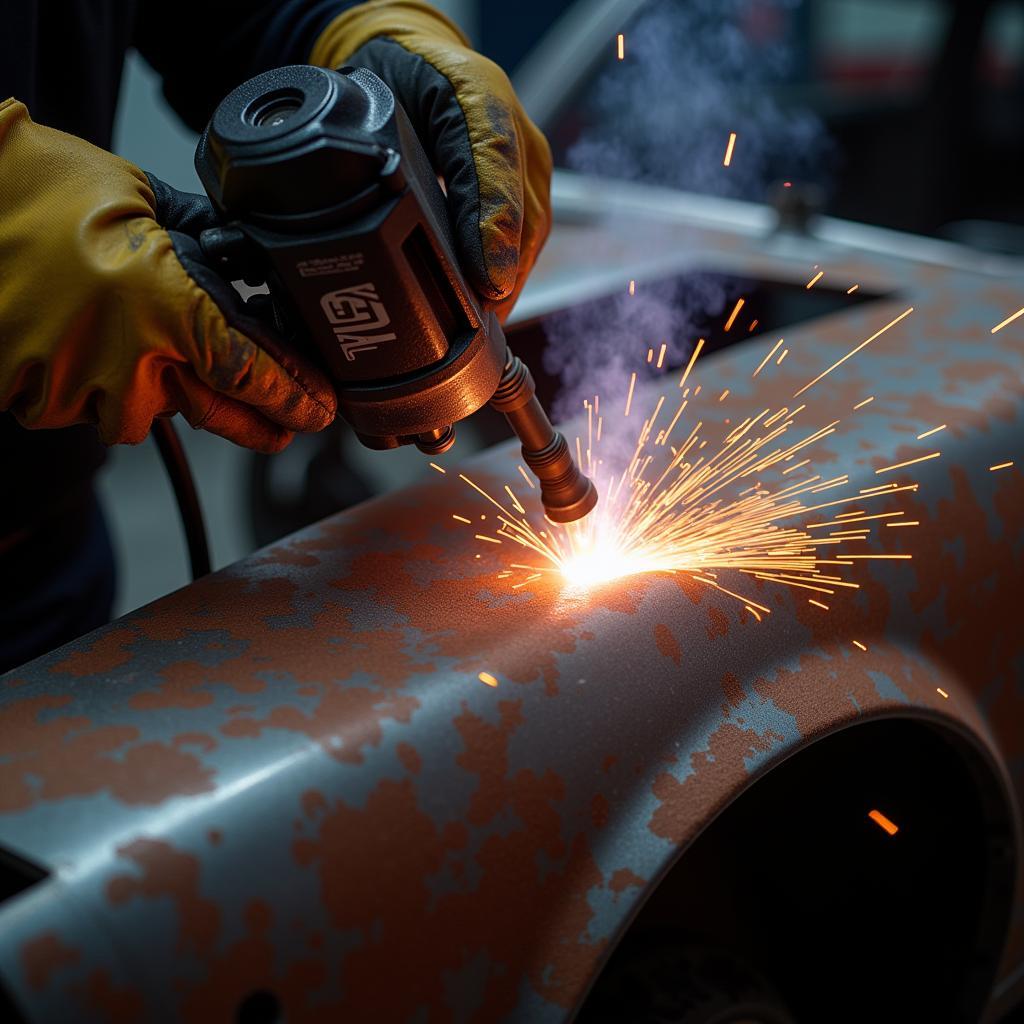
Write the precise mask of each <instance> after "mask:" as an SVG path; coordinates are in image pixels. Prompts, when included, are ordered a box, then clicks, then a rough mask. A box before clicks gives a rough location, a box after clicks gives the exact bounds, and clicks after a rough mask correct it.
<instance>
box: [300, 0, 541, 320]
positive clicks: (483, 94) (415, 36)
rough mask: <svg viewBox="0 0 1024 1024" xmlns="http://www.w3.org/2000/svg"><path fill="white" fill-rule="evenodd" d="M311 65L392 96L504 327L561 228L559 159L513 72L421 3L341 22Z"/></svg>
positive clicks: (389, 1) (363, 9)
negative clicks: (441, 187)
mask: <svg viewBox="0 0 1024 1024" xmlns="http://www.w3.org/2000/svg"><path fill="white" fill-rule="evenodd" d="M310 63H311V64H317V65H319V66H321V67H330V68H337V67H340V66H341V65H343V64H351V65H355V66H356V67H365V68H369V69H370V70H371V71H372V72H374V74H376V75H378V76H379V77H380V78H382V79H383V80H384V81H385V82H386V83H387V84H388V85H389V86H390V87H391V89H392V91H393V92H394V93H395V95H396V97H397V98H398V101H399V102H400V103H401V104H402V106H403V107H404V108H405V111H406V113H407V114H408V115H409V118H410V119H411V121H412V123H413V125H414V126H415V127H416V131H417V133H418V134H419V136H420V140H421V141H422V142H423V146H424V149H426V151H427V153H428V154H429V155H430V156H431V157H432V159H433V161H434V167H435V169H436V170H437V171H438V172H439V173H440V174H441V175H442V176H443V177H444V180H445V187H446V190H447V193H448V206H449V209H450V211H451V216H452V223H453V225H454V228H455V238H456V242H457V245H458V248H459V258H460V261H461V263H462V269H463V271H464V272H465V273H466V275H467V277H468V278H469V280H470V282H471V283H472V284H473V286H474V287H475V288H476V290H477V291H478V292H479V293H480V296H481V297H482V298H483V299H484V301H485V303H486V304H488V305H489V306H491V307H493V308H496V309H497V311H498V315H499V316H501V317H502V318H503V317H504V316H505V315H506V314H507V313H508V312H509V310H510V309H511V307H512V304H513V302H514V301H515V299H516V297H517V296H518V295H519V292H520V291H521V290H522V287H523V285H524V284H525V282H526V277H527V274H529V272H530V268H531V267H532V266H533V263H534V261H535V260H536V258H537V254H538V253H539V252H540V249H541V246H543V244H544V240H545V239H546V238H547V234H548V231H549V229H550V226H551V201H550V185H551V151H550V149H549V147H548V144H547V140H546V139H545V138H544V136H543V135H542V134H541V133H540V131H539V129H538V128H537V127H536V126H535V125H534V124H533V123H532V122H531V121H530V119H529V118H528V117H527V116H526V113H525V111H524V110H523V108H522V107H521V106H520V105H519V101H518V100H517V99H516V95H515V93H514V92H513V90H512V86H511V84H510V83H509V80H508V78H507V76H506V75H505V73H504V72H503V71H502V70H501V68H499V67H498V66H497V65H496V64H494V63H493V62H492V61H490V60H488V59H487V58H486V57H482V56H481V55H480V54H478V53H475V52H474V51H473V50H472V49H471V48H470V46H469V42H468V40H467V39H466V37H465V36H464V35H463V34H462V33H461V32H460V31H459V30H458V29H457V28H456V27H455V25H453V24H452V23H451V22H450V21H449V20H448V19H447V18H446V17H444V15H442V14H441V13H440V12H438V11H436V10H435V9H434V8H433V7H431V6H430V5H429V4H426V3H419V2H417V0H372V2H370V3H364V4H359V5H358V6H356V7H352V8H350V9H349V10H347V11H345V12H344V13H343V14H340V15H338V17H337V18H335V19H334V20H333V21H332V22H331V23H330V24H329V25H328V27H327V28H326V29H325V30H324V32H323V33H322V34H321V35H320V38H319V39H318V40H317V42H316V44H315V46H314V47H313V52H312V54H311V55H310Z"/></svg>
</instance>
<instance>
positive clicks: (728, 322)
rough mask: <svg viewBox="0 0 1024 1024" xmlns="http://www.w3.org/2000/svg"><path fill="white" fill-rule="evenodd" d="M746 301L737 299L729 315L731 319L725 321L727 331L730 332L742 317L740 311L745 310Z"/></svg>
mask: <svg viewBox="0 0 1024 1024" xmlns="http://www.w3.org/2000/svg"><path fill="white" fill-rule="evenodd" d="M745 301H746V300H745V299H737V301H736V305H735V306H734V307H733V311H732V312H731V313H730V314H729V319H728V320H726V321H725V330H727V331H728V330H729V329H730V328H731V327H732V325H733V324H734V323H736V317H738V316H739V315H740V310H741V309H742V308H743V303H744V302H745Z"/></svg>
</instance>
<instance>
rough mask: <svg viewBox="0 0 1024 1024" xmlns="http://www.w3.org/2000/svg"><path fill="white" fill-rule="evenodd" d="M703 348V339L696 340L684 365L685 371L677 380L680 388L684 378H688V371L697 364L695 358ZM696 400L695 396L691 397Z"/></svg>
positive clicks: (684, 381)
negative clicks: (688, 359)
mask: <svg viewBox="0 0 1024 1024" xmlns="http://www.w3.org/2000/svg"><path fill="white" fill-rule="evenodd" d="M703 347H704V339H703V338H698V339H697V344H696V345H694V346H693V351H692V352H691V353H690V361H689V362H688V363H687V364H686V369H685V370H683V375H682V377H680V378H679V386H680V387H682V386H683V385H684V384H685V383H686V378H687V377H689V376H690V371H691V370H692V369H693V364H694V363H695V362H697V356H699V355H700V350H701V349H702V348H703ZM693 397H694V398H696V397H697V396H696V394H694V396H693Z"/></svg>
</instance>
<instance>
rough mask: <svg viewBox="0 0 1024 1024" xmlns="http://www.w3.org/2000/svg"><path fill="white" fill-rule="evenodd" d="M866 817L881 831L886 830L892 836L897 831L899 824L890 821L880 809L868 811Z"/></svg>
mask: <svg viewBox="0 0 1024 1024" xmlns="http://www.w3.org/2000/svg"><path fill="white" fill-rule="evenodd" d="M868 817H869V818H870V819H871V820H872V821H873V822H874V823H875V824H876V825H877V826H878V827H879V828H880V829H882V831H883V832H888V833H889V835H891V836H894V835H896V833H897V832H899V830H900V829H899V826H898V825H896V824H895V822H892V821H890V820H889V819H888V818H887V817H886V816H885V815H884V814H883V813H882V812H881V811H868Z"/></svg>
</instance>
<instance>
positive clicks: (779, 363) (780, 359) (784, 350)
mask: <svg viewBox="0 0 1024 1024" xmlns="http://www.w3.org/2000/svg"><path fill="white" fill-rule="evenodd" d="M788 355H789V349H788V348H784V349H783V350H782V353H781V355H780V356H779V358H778V359H777V360H776V361H775V365H776V366H781V365H782V360H783V359H785V358H786V356H788Z"/></svg>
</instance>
